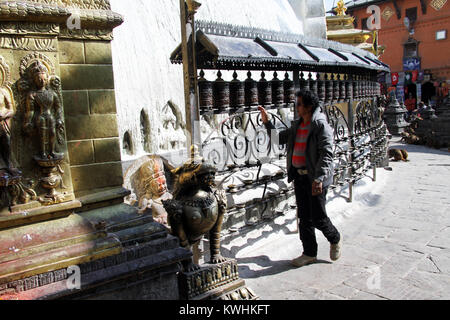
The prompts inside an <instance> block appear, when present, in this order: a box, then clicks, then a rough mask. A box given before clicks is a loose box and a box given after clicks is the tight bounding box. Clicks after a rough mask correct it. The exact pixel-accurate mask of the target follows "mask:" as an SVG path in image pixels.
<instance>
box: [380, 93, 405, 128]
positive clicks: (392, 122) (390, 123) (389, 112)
mask: <svg viewBox="0 0 450 320" xmlns="http://www.w3.org/2000/svg"><path fill="white" fill-rule="evenodd" d="M406 113H407V110H406V108H405V106H404V105H400V103H399V102H398V100H397V98H395V95H392V96H391V101H390V103H389V105H388V107H387V108H386V110H385V111H384V121H385V123H386V126H387V128H388V130H389V132H390V133H391V134H393V135H399V134H400V133H402V132H403V131H405V128H406V127H407V126H408V125H409V124H408V122H406V120H405V114H406Z"/></svg>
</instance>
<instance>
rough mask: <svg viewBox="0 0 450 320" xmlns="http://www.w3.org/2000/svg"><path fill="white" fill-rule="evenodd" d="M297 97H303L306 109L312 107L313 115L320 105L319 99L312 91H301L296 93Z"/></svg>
mask: <svg viewBox="0 0 450 320" xmlns="http://www.w3.org/2000/svg"><path fill="white" fill-rule="evenodd" d="M295 96H296V97H297V98H299V97H302V100H303V104H304V105H305V106H306V107H309V106H311V107H312V112H313V113H314V111H315V110H316V109H317V108H318V107H319V105H320V100H319V97H318V96H317V95H316V94H315V93H314V92H312V91H310V90H299V91H297V92H296V93H295Z"/></svg>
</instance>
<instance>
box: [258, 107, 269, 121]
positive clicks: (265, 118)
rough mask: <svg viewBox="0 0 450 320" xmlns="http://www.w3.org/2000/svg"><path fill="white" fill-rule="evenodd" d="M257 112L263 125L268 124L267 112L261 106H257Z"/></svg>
mask: <svg viewBox="0 0 450 320" xmlns="http://www.w3.org/2000/svg"><path fill="white" fill-rule="evenodd" d="M258 110H259V111H260V112H261V120H262V122H263V123H267V122H269V117H268V116H267V111H266V109H264V107H262V106H258Z"/></svg>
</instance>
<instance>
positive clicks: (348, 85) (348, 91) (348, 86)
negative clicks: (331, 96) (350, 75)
mask: <svg viewBox="0 0 450 320" xmlns="http://www.w3.org/2000/svg"><path fill="white" fill-rule="evenodd" d="M348 99H353V84H352V82H351V81H348V80H347V81H345V100H348Z"/></svg>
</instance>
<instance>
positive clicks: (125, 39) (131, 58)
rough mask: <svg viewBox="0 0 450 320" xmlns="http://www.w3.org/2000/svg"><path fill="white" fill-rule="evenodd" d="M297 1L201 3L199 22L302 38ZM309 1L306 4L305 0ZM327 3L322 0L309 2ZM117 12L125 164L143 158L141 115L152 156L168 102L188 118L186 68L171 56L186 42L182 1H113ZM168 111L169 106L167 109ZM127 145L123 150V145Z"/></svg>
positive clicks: (212, 0)
mask: <svg viewBox="0 0 450 320" xmlns="http://www.w3.org/2000/svg"><path fill="white" fill-rule="evenodd" d="M290 1H291V2H292V1H293V0H200V2H201V3H202V6H201V7H200V9H199V11H198V13H197V15H196V18H197V19H201V20H211V21H216V22H223V23H231V24H237V25H244V26H249V27H255V28H264V29H270V30H274V31H284V32H292V33H299V34H303V28H304V26H303V22H302V21H301V20H299V19H298V18H297V16H298V15H296V13H295V12H294V10H293V9H292V7H291V4H290ZM301 1H305V0H301ZM309 1H320V2H321V1H322V0H309ZM110 2H111V7H112V10H113V11H115V12H118V13H120V14H122V15H124V17H125V22H124V23H123V24H122V25H121V26H119V27H117V28H116V29H115V30H114V41H113V42H112V51H113V63H114V76H115V88H116V102H117V114H118V121H119V133H120V138H121V144H122V138H123V135H124V133H125V132H126V131H129V132H130V134H131V137H132V140H133V144H134V147H135V154H133V155H128V154H126V153H125V152H124V151H123V149H122V160H124V161H126V160H132V159H136V158H138V157H140V156H142V155H144V154H146V152H144V149H143V146H142V144H141V132H140V113H141V110H142V109H145V110H146V112H147V114H148V116H149V119H150V132H151V137H150V138H151V146H152V149H151V150H150V151H151V152H152V153H159V152H163V151H167V150H162V149H160V147H159V145H160V141H159V140H160V139H161V134H159V133H158V132H159V131H160V130H161V128H162V123H161V112H162V110H163V108H164V106H165V105H166V103H167V101H169V100H172V101H173V102H174V103H175V104H177V105H178V106H179V107H180V109H181V111H182V113H183V116H184V95H183V73H182V66H180V65H172V64H171V63H170V60H169V57H170V54H171V53H172V51H173V50H174V49H175V48H176V47H177V45H178V44H179V43H180V42H181V34H180V32H181V31H180V18H179V5H180V2H179V0H126V1H125V0H110ZM166 109H167V108H166ZM122 147H123V146H122Z"/></svg>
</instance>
